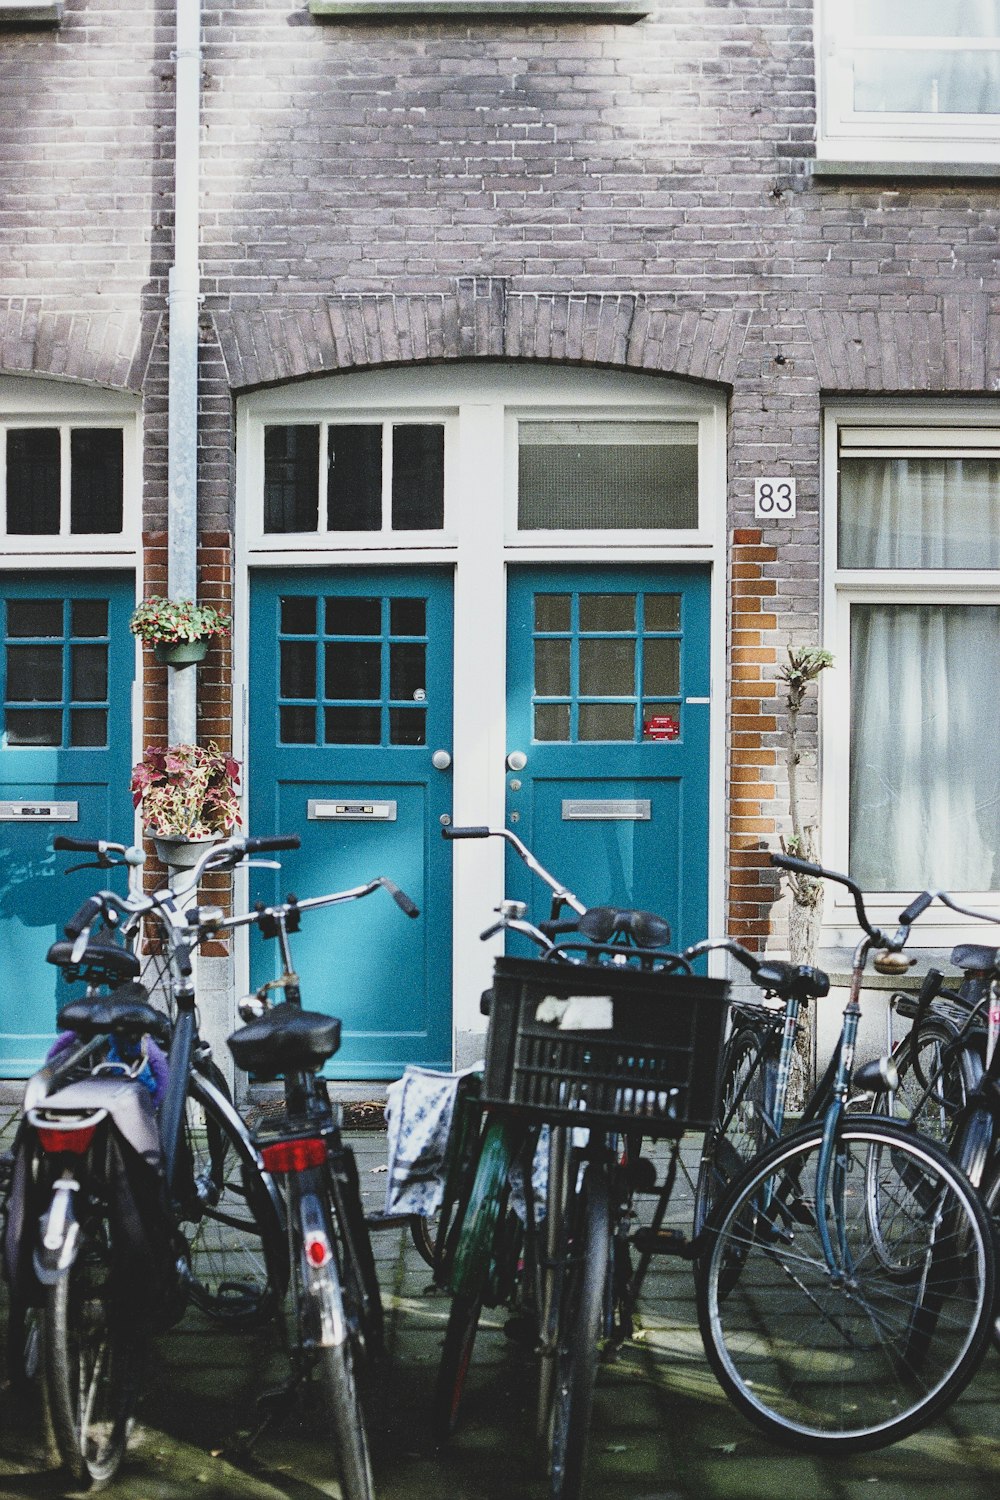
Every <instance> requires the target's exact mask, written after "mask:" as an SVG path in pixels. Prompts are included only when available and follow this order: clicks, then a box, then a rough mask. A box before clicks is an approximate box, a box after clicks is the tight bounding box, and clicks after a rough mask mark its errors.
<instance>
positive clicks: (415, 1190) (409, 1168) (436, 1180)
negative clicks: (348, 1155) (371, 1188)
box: [385, 1063, 482, 1218]
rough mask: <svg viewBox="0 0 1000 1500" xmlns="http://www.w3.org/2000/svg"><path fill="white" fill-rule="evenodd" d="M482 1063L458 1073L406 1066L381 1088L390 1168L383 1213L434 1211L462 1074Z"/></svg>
mask: <svg viewBox="0 0 1000 1500" xmlns="http://www.w3.org/2000/svg"><path fill="white" fill-rule="evenodd" d="M481 1070H482V1064H481V1063H478V1064H476V1066H475V1067H472V1068H466V1069H465V1070H464V1071H463V1072H461V1073H439V1072H436V1071H434V1070H433V1069H431V1068H420V1067H416V1066H412V1065H411V1066H410V1067H408V1068H407V1069H406V1072H405V1073H404V1074H403V1076H402V1078H400V1079H399V1080H398V1082H396V1083H391V1084H390V1085H389V1087H388V1089H387V1090H386V1093H387V1101H386V1106H385V1117H386V1121H387V1123H388V1151H389V1170H388V1177H387V1180H386V1194H385V1211H386V1213H387V1214H419V1215H420V1216H421V1217H423V1218H427V1217H429V1216H430V1215H431V1214H435V1213H437V1211H438V1209H439V1208H440V1207H441V1198H442V1196H443V1194H444V1168H445V1153H446V1151H447V1149H448V1136H449V1133H450V1131H451V1122H452V1118H453V1116H454V1113H455V1099H456V1097H457V1094H458V1087H459V1084H460V1082H461V1080H462V1079H463V1078H465V1077H468V1075H469V1074H471V1073H477V1072H480V1071H481Z"/></svg>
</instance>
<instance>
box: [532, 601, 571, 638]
mask: <svg viewBox="0 0 1000 1500" xmlns="http://www.w3.org/2000/svg"><path fill="white" fill-rule="evenodd" d="M569 627H570V595H569V594H536V595H535V629H536V630H568V629H569Z"/></svg>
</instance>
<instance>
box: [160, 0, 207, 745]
mask: <svg viewBox="0 0 1000 1500" xmlns="http://www.w3.org/2000/svg"><path fill="white" fill-rule="evenodd" d="M176 41H177V47H176V53H175V66H176V84H175V104H174V107H175V115H176V123H175V144H174V263H173V265H172V266H171V268H170V278H169V282H168V291H167V306H168V309H169V314H170V331H169V332H170V363H169V370H168V393H167V405H168V416H167V527H168V533H167V593H168V594H169V596H170V597H171V598H172V599H195V598H197V594H198V305H199V302H200V289H201V283H200V275H199V263H198V251H199V243H198V241H199V224H198V188H199V130H200V120H201V0H177V34H176ZM197 677H198V674H197V668H194V667H190V666H189V667H185V668H181V669H180V670H178V669H176V668H171V669H169V671H168V674H167V736H168V743H169V744H171V745H177V744H194V743H195V742H196V740H197V736H198V724H197Z"/></svg>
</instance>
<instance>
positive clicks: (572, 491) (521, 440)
mask: <svg viewBox="0 0 1000 1500" xmlns="http://www.w3.org/2000/svg"><path fill="white" fill-rule="evenodd" d="M517 516H518V526H519V528H520V530H522V531H535V530H552V531H569V530H575V531H588V530H589V531H637V530H664V529H669V530H685V529H688V528H693V527H696V526H697V524H698V426H697V423H695V422H673V423H671V422H595V421H587V422H521V423H520V425H519V431H518V504H517Z"/></svg>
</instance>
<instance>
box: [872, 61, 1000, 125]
mask: <svg viewBox="0 0 1000 1500" xmlns="http://www.w3.org/2000/svg"><path fill="white" fill-rule="evenodd" d="M854 108H855V109H856V110H861V111H864V112H870V113H874V114H885V113H892V114H898V113H902V114H917V115H968V114H972V115H995V114H1000V54H998V53H997V52H971V51H951V50H949V51H942V52H925V51H915V52H908V51H907V52H895V51H893V52H890V51H888V50H886V49H884V48H873V49H871V50H868V51H864V52H858V53H857V55H856V57H855V60H854Z"/></svg>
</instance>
